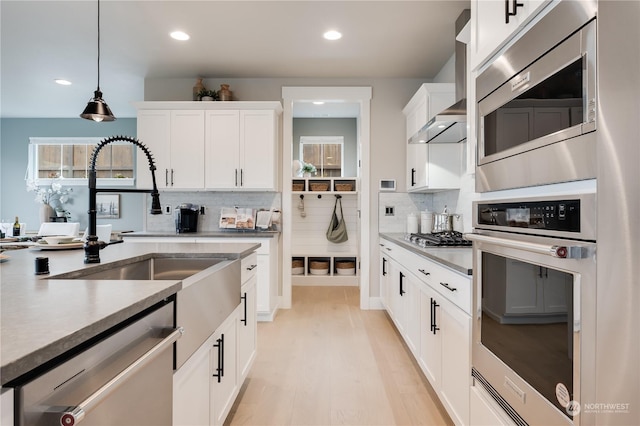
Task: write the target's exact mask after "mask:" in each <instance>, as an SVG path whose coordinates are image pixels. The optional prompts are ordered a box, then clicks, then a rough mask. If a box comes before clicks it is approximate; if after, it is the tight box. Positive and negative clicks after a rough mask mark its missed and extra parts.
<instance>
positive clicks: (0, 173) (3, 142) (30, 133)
mask: <svg viewBox="0 0 640 426" xmlns="http://www.w3.org/2000/svg"><path fill="white" fill-rule="evenodd" d="M114 135H126V136H134V137H135V136H136V119H135V118H121V119H118V120H116V121H113V122H108V123H104V122H103V123H96V122H93V121H88V120H83V119H81V118H2V119H0V218H1V219H2V221H3V222H13V220H14V218H15V216H19V217H20V221H21V222H25V223H26V224H27V231H37V230H38V228H39V227H40V220H39V213H38V211H39V207H40V206H39V204H38V203H36V202H35V201H34V194H33V193H32V192H27V190H26V182H25V172H26V170H27V162H28V145H29V138H30V137H36V136H37V137H85V136H86V137H108V136H114ZM88 203H89V199H88V189H87V187H85V186H74V187H73V196H72V199H71V201H70V202H68V203H67V204H66V206H67V207H68V209H69V211H70V212H71V215H72V220H73V221H79V222H80V229H81V230H84V228H85V227H86V226H87V209H88ZM120 204H121V210H122V211H121V218H120V219H115V220H109V223H112V224H113V227H114V229H116V230H127V229H132V230H140V229H142V218H143V215H141V214H140V213H141V211H142V208H143V206H144V195H143V194H122V195H121V201H120Z"/></svg>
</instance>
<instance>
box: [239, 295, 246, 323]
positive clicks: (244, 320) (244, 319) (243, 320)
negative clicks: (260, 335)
mask: <svg viewBox="0 0 640 426" xmlns="http://www.w3.org/2000/svg"><path fill="white" fill-rule="evenodd" d="M240 300H242V301H243V302H244V318H242V319H241V320H240V322H241V323H244V326H245V327H246V326H247V292H246V291H245V292H244V294H243V295H242V296H240Z"/></svg>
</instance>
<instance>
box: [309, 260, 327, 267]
mask: <svg viewBox="0 0 640 426" xmlns="http://www.w3.org/2000/svg"><path fill="white" fill-rule="evenodd" d="M309 267H310V268H311V269H329V262H328V261H325V260H312V261H311V262H309Z"/></svg>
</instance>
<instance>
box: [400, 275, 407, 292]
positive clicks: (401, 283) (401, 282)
mask: <svg viewBox="0 0 640 426" xmlns="http://www.w3.org/2000/svg"><path fill="white" fill-rule="evenodd" d="M403 281H404V274H403V273H402V272H400V296H402V295H403V294H405V293H406V292H405V291H404V286H403V284H404V283H403Z"/></svg>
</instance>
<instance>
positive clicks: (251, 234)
mask: <svg viewBox="0 0 640 426" xmlns="http://www.w3.org/2000/svg"><path fill="white" fill-rule="evenodd" d="M279 235H280V231H256V230H251V229H221V230H219V231H203V232H186V233H182V234H177V233H175V232H171V231H153V232H146V231H137V232H127V233H123V234H121V236H122V237H123V238H129V237H178V238H273V237H277V236H279Z"/></svg>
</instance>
